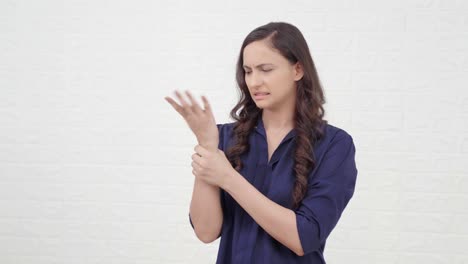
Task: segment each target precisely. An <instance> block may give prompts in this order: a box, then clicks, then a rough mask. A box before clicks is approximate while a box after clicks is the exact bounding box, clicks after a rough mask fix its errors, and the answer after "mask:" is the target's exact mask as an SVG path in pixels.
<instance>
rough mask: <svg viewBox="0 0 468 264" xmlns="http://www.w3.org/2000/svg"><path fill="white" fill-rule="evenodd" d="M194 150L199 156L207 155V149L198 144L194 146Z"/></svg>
mask: <svg viewBox="0 0 468 264" xmlns="http://www.w3.org/2000/svg"><path fill="white" fill-rule="evenodd" d="M194 149H195V152H196V153H198V154H199V155H200V156H201V157H203V156H206V155H208V153H209V151H208V150H207V149H205V148H204V147H202V146H200V145H196V146H195V148H194Z"/></svg>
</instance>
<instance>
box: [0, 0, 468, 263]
mask: <svg viewBox="0 0 468 264" xmlns="http://www.w3.org/2000/svg"><path fill="white" fill-rule="evenodd" d="M233 2H234V1H233ZM233 2H231V3H227V2H221V1H209V2H208V1H205V2H200V1H192V2H189V1H178V2H176V1H166V3H164V2H163V1H140V2H134V1H133V2H130V1H127V2H124V1H65V2H64V1H52V0H49V1H24V0H23V1H8V0H4V1H2V2H1V3H0V263H2V264H23V263H28V264H29V263H34V264H42V263H44V264H45V263H47V264H50V263H68V264H72V263H79V264H83V263H129V264H130V263H132V264H134V263H214V261H215V259H216V253H217V248H218V242H219V240H218V241H216V242H214V243H212V244H210V245H205V244H203V243H201V242H199V241H198V240H197V239H196V237H195V235H194V233H193V231H192V229H191V227H190V224H189V222H188V208H189V202H190V197H191V191H192V184H193V175H192V174H191V166H190V161H191V158H190V156H191V154H192V153H193V147H194V145H195V144H196V141H195V138H194V136H193V135H191V133H190V131H189V129H188V128H187V126H186V125H185V123H184V121H183V120H182V119H181V118H180V117H179V116H178V114H177V113H176V112H175V111H173V110H172V109H171V107H170V106H169V104H167V102H165V101H164V99H163V97H164V96H167V95H172V91H173V90H174V89H179V90H185V89H190V90H191V91H192V92H193V93H194V94H196V95H197V96H198V98H199V96H200V95H202V94H205V95H207V97H208V99H209V100H210V101H211V103H212V106H213V109H214V111H215V115H216V118H217V122H219V123H222V122H230V120H229V118H228V114H229V111H230V110H231V108H232V107H233V106H234V104H235V99H236V90H235V83H234V69H235V68H234V66H235V62H236V59H237V54H238V52H239V49H240V45H241V42H242V40H243V38H244V37H245V35H246V34H247V33H248V32H250V31H251V30H252V29H254V28H255V27H257V26H259V25H262V24H265V23H267V22H269V21H287V22H291V23H293V24H295V25H296V26H297V27H298V28H299V29H300V30H301V31H302V32H303V34H304V36H305V37H306V39H307V41H308V43H309V47H310V49H311V52H312V56H313V58H314V60H315V63H316V66H317V68H318V70H319V75H320V76H321V78H322V82H323V84H324V88H325V92H326V96H327V100H328V103H327V104H326V110H327V119H328V120H329V122H330V123H331V124H334V125H336V126H339V127H342V128H343V129H345V130H347V131H348V132H349V133H350V134H351V135H352V136H353V138H354V140H355V144H356V149H357V164H358V169H359V175H358V183H357V186H356V193H355V196H354V198H353V199H352V200H351V202H350V204H349V206H348V208H347V209H346V211H345V213H344V214H343V216H342V219H341V221H340V222H339V224H338V226H337V227H336V229H335V230H334V231H333V232H332V234H331V236H330V238H329V240H328V243H327V248H326V249H325V254H326V258H327V260H328V263H331V264H339V263H356V264H367V263H368V264H375V263H379V264H387V263H388V264H389V263H392V264H396V263H398V264H406V263H408V264H418V263H424V264H442V263H444V264H445V263H447V264H462V263H468V253H467V249H468V248H467V246H466V245H468V227H467V226H468V225H467V224H466V223H467V222H468V169H467V166H466V163H467V161H468V122H467V120H468V92H467V90H466V89H467V80H468V77H467V74H466V73H467V70H468V16H467V13H468V4H467V3H468V2H467V1H461V0H451V1H450V0H446V1H442V0H425V1H423V0H418V1H416V0H414V1H401V0H400V1H370V0H367V1H358V0H355V1H344V0H342V1H338V0H335V1H320V2H318V1H313V2H309V3H306V2H303V3H300V2H296V3H294V2H289V3H286V2H285V1H282V2H280V1H273V2H272V1H235V3H233Z"/></svg>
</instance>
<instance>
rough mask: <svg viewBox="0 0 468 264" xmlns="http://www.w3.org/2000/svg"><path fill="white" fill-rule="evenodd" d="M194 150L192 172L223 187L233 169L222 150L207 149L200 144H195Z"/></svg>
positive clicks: (208, 181) (212, 183)
mask: <svg viewBox="0 0 468 264" xmlns="http://www.w3.org/2000/svg"><path fill="white" fill-rule="evenodd" d="M195 152H196V153H194V154H193V155H192V174H193V175H195V177H197V178H199V179H201V180H203V181H205V182H207V183H209V184H211V185H215V186H219V187H221V188H223V187H224V186H225V183H226V179H228V177H231V176H230V175H231V172H232V171H233V170H234V168H233V167H232V165H231V163H230V162H229V160H228V159H227V157H226V155H225V154H224V152H223V151H222V150H220V149H216V151H212V150H208V149H206V148H204V147H202V146H200V145H196V146H195Z"/></svg>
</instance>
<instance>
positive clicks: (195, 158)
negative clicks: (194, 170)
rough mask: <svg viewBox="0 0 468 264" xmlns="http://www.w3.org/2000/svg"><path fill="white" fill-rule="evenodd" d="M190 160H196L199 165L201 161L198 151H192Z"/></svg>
mask: <svg viewBox="0 0 468 264" xmlns="http://www.w3.org/2000/svg"><path fill="white" fill-rule="evenodd" d="M192 161H194V162H196V163H197V164H198V165H200V161H201V156H200V154H198V153H194V154H193V155H192Z"/></svg>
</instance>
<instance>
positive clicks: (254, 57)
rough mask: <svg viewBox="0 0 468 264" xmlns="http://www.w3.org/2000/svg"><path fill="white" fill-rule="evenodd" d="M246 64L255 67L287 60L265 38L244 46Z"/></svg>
mask: <svg viewBox="0 0 468 264" xmlns="http://www.w3.org/2000/svg"><path fill="white" fill-rule="evenodd" d="M243 60H244V65H245V66H249V67H255V66H257V65H259V64H264V63H273V64H282V63H285V62H287V60H286V59H285V58H284V57H283V56H282V55H281V54H280V53H279V52H278V51H277V50H275V49H273V48H272V47H270V46H269V44H268V43H267V42H266V41H264V40H259V41H254V42H252V43H250V44H249V45H247V46H246V47H245V48H244V52H243Z"/></svg>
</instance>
